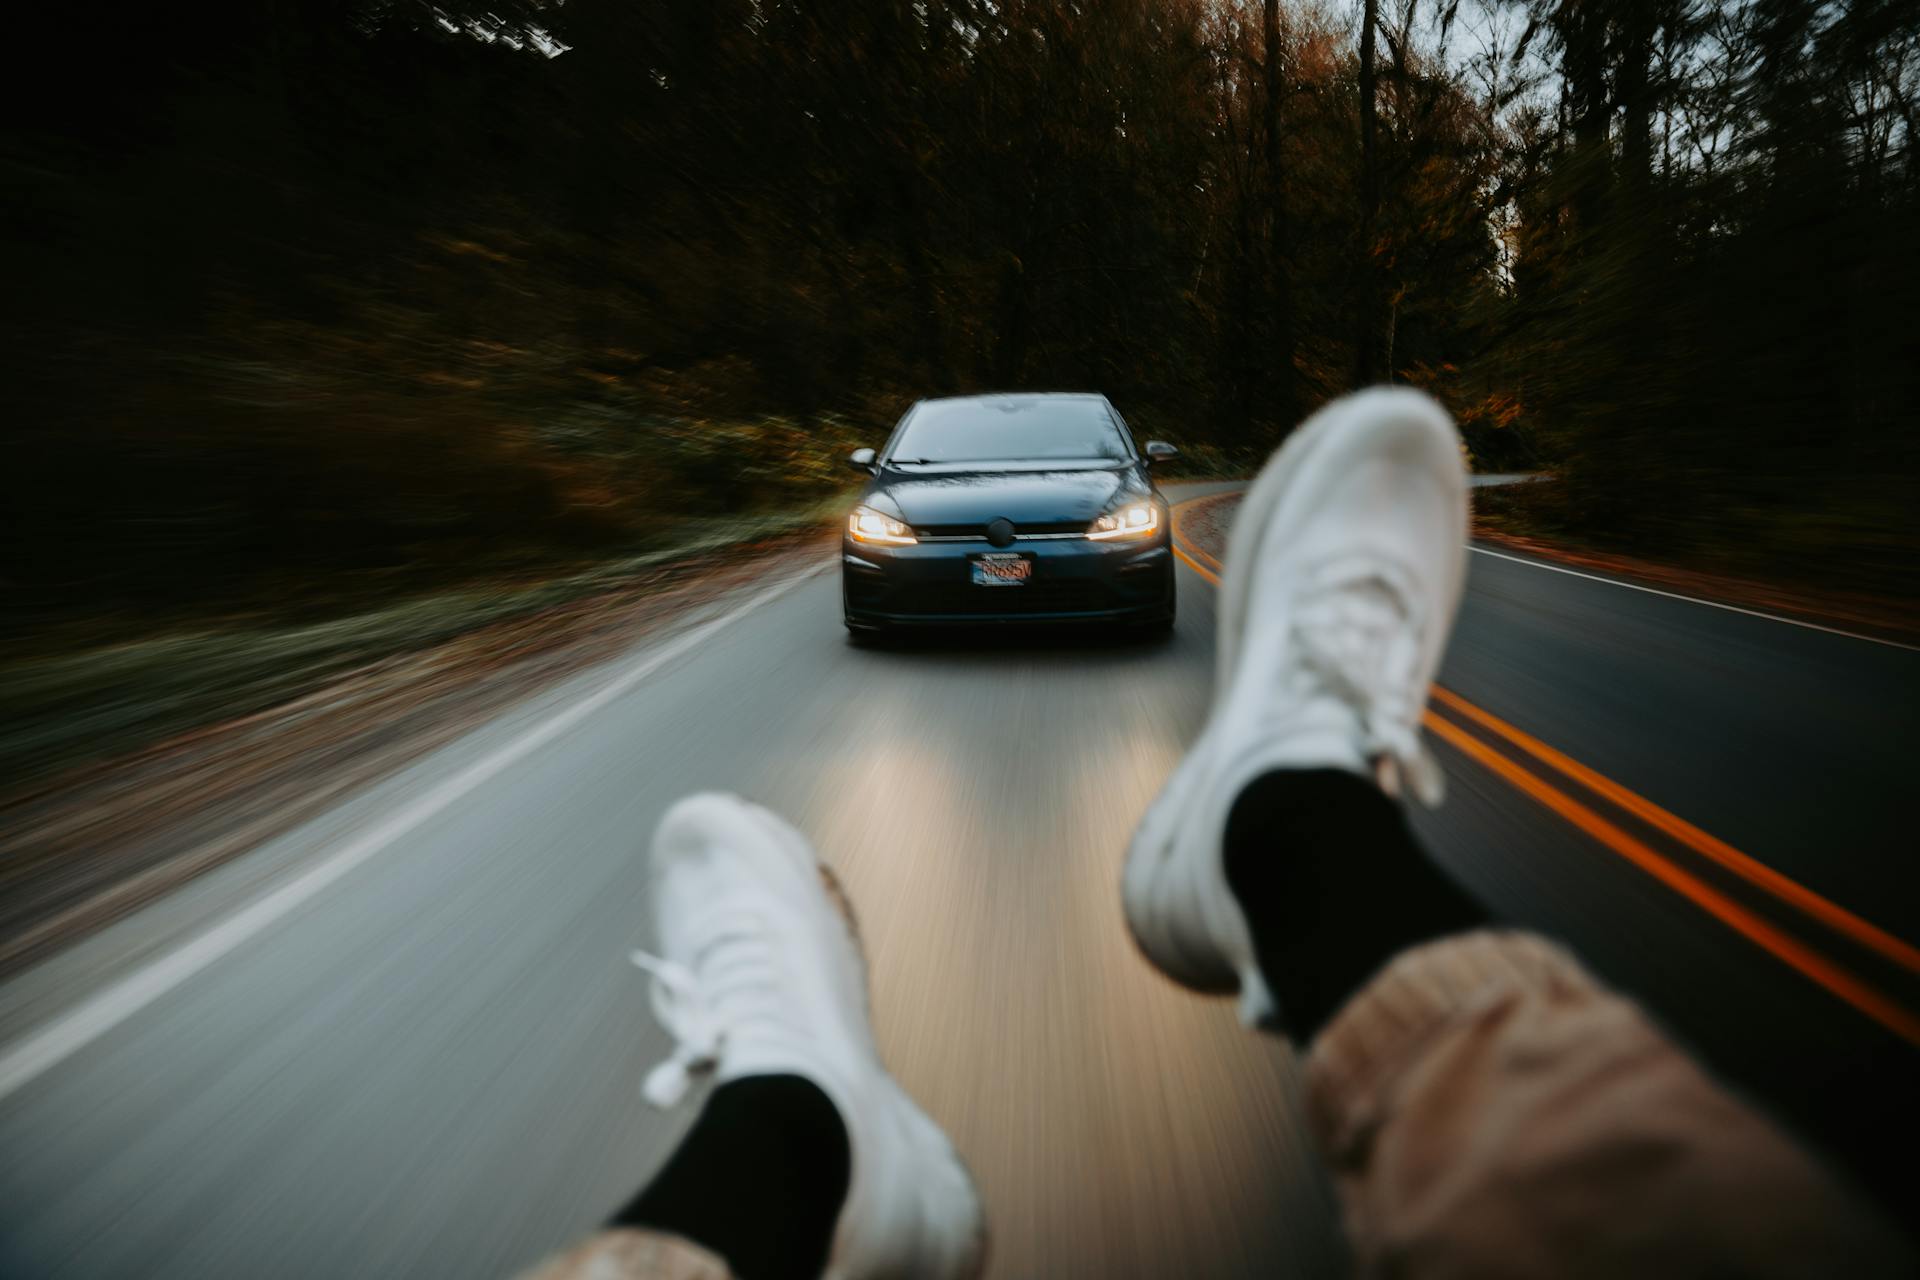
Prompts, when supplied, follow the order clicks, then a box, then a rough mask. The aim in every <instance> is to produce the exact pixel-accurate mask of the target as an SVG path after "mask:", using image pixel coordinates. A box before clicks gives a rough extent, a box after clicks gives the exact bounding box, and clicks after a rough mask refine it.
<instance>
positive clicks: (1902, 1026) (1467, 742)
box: [1426, 712, 1920, 1045]
mask: <svg viewBox="0 0 1920 1280" xmlns="http://www.w3.org/2000/svg"><path fill="white" fill-rule="evenodd" d="M1426 724H1427V728H1429V729H1431V730H1433V731H1434V732H1435V733H1437V734H1439V735H1440V736H1441V737H1442V738H1444V739H1446V741H1447V742H1448V743H1450V744H1451V745H1452V746H1454V747H1455V748H1457V749H1458V750H1460V751H1461V752H1463V753H1464V754H1466V755H1468V756H1471V757H1472V758H1473V759H1474V760H1477V761H1478V762H1479V763H1481V764H1483V765H1485V766H1486V767H1487V768H1489V769H1491V770H1493V771H1494V772H1495V773H1497V774H1499V775H1500V776H1501V777H1502V778H1504V779H1506V780H1507V781H1508V782H1510V783H1512V784H1513V785H1514V786H1515V787H1518V788H1519V789H1520V790H1521V791H1523V792H1525V793H1526V794H1527V795H1529V796H1532V797H1533V798H1534V799H1535V800H1538V801H1539V802H1540V803H1541V804H1544V805H1546V806H1547V807H1548V808H1549V809H1552V810H1553V811H1554V812H1555V813H1557V814H1559V815H1560V816H1561V817H1563V818H1565V819H1566V820H1567V821H1568V822H1571V823H1572V824H1573V825H1574V826H1576V827H1578V828H1580V830H1582V831H1584V832H1586V833H1587V834H1588V835H1590V836H1592V837H1593V838H1594V839H1595V840H1598V841H1599V842H1600V843H1601V844H1603V845H1605V846H1606V847H1607V848H1609V849H1611V850H1613V851H1614V852H1615V853H1617V854H1619V855H1621V856H1622V857H1624V858H1626V859H1627V860H1629V861H1630V862H1632V863H1633V864H1634V865H1635V866H1637V867H1639V868H1640V869H1641V870H1642V871H1645V872H1646V873H1647V874H1648V875H1650V876H1653V877H1654V878H1655V879H1657V880H1659V881H1660V883H1662V884H1664V885H1666V886H1667V887H1668V888H1669V889H1672V890H1673V891H1674V892H1675V893H1677V894H1680V895H1681V896H1682V897H1684V898H1686V899H1687V900H1688V901H1689V902H1691V903H1693V904H1694V905H1695V906H1697V907H1699V908H1700V909H1701V910H1702V911H1705V912H1706V913H1707V914H1709V915H1711V916H1713V918H1714V919H1716V920H1718V921H1720V922H1721V923H1722V924H1724V925H1726V926H1727V927H1728V928H1729V929H1732V930H1734V931H1735V932H1737V933H1739V934H1740V935H1741V936H1742V937H1744V938H1747V939H1748V940H1749V941H1751V942H1753V943H1754V944H1755V945H1756V946H1759V947H1761V948H1763V949H1765V950H1766V951H1768V952H1769V953H1771V954H1772V955H1774V956H1777V957H1778V958H1779V959H1781V960H1784V961H1785V962H1786V963H1787V964H1789V965H1791V966H1793V968H1795V969H1797V970H1798V971H1799V972H1800V973H1802V974H1803V975H1805V976H1806V977H1808V978H1811V979H1812V980H1813V981H1815V982H1817V983H1819V984H1820V985H1821V986H1822V987H1825V988H1826V989H1827V990H1828V991H1831V992H1832V993H1833V994H1834V995H1836V996H1838V997H1839V998H1840V999H1842V1000H1844V1001H1846V1002H1847V1003H1848V1004H1850V1005H1852V1006H1853V1007H1854V1008H1856V1009H1858V1010H1859V1011H1860V1012H1862V1013H1864V1014H1866V1015H1867V1016H1868V1017H1869V1018H1872V1019H1873V1020H1874V1021H1875V1022H1878V1023H1879V1024H1880V1025H1881V1026H1883V1027H1885V1028H1887V1030H1889V1031H1891V1032H1893V1033H1894V1034H1895V1035H1897V1036H1899V1037H1900V1038H1901V1039H1903V1040H1905V1041H1907V1042H1908V1043H1909V1044H1914V1045H1920V1018H1916V1017H1914V1015H1912V1014H1911V1013H1908V1012H1907V1011H1906V1010H1905V1009H1903V1008H1901V1007H1900V1006H1899V1005H1897V1004H1895V1003H1894V1002H1893V1001H1891V1000H1889V999H1887V998H1886V997H1885V996H1883V995H1881V994H1880V993H1879V992H1878V991H1876V990H1874V989H1873V988H1872V987H1869V986H1868V985H1867V984H1865V983H1864V982H1862V981H1860V980H1859V979H1858V978H1856V977H1854V976H1853V975H1852V974H1850V973H1848V972H1847V971H1846V970H1845V969H1842V968H1841V967H1840V966H1839V965H1836V964H1834V963H1833V962H1832V961H1831V960H1829V959H1827V958H1826V957H1825V956H1823V955H1821V954H1820V953H1819V952H1817V951H1815V950H1814V949H1813V948H1812V947H1809V946H1807V945H1806V944H1805V943H1803V942H1801V941H1799V940H1798V939H1796V938H1794V937H1792V936H1791V935H1789V934H1787V933H1785V932H1783V931H1782V930H1780V929H1778V928H1776V927H1774V926H1773V925H1771V924H1769V923H1768V922H1766V921H1765V920H1762V919H1761V918H1760V917H1759V916H1757V915H1755V914H1754V913H1753V912H1751V911H1749V910H1747V909H1746V908H1745V907H1743V906H1741V905H1740V904H1738V903H1736V902H1734V901H1733V900H1732V899H1731V898H1729V897H1727V896H1726V895H1725V894H1723V893H1720V892H1719V891H1718V890H1716V889H1713V888H1711V887H1709V886H1708V885H1706V884H1704V883H1702V882H1701V881H1700V880H1698V879H1696V878H1694V877H1693V876H1691V875H1688V874H1687V873H1686V872H1685V871H1682V870H1681V869H1680V868H1678V867H1676V866H1674V865H1673V864H1672V863H1671V862H1669V861H1667V860H1666V859H1665V858H1663V857H1661V856H1660V855H1659V854H1657V853H1655V852H1654V851H1653V850H1652V849H1650V848H1648V847H1647V846H1646V845H1645V844H1643V843H1641V842H1640V841H1638V840H1636V839H1634V838H1633V837H1632V836H1630V835H1628V834H1627V833H1626V832H1624V831H1622V830H1621V829H1620V828H1619V827H1616V826H1615V825H1613V824H1612V823H1611V822H1608V821H1607V820H1606V819H1605V818H1602V817H1601V816H1600V815H1599V814H1597V813H1595V812H1594V811H1593V810H1591V809H1589V808H1587V807H1586V806H1585V805H1583V804H1581V803H1580V802H1579V801H1577V800H1575V799H1573V798H1572V797H1571V796H1569V795H1567V794H1566V793H1565V792H1564V791H1561V790H1560V789H1558V788H1557V787H1552V786H1549V785H1547V784H1546V783H1544V782H1542V781H1541V780H1540V779H1538V778H1536V777H1534V776H1533V775H1532V774H1530V773H1528V772H1527V771H1526V770H1525V769H1522V768H1520V766H1518V765H1516V764H1514V763H1513V762H1512V761H1511V760H1508V759H1507V758H1506V757H1505V756H1503V755H1501V754H1500V753H1499V752H1497V751H1494V750H1493V749H1492V748H1490V747H1488V746H1486V745H1485V744H1484V743H1482V742H1481V741H1479V739H1477V738H1475V737H1473V736H1472V735H1471V734H1468V733H1466V732H1464V731H1462V730H1461V729H1458V728H1456V727H1455V726H1454V725H1453V724H1452V723H1451V722H1449V721H1447V720H1445V719H1443V718H1442V717H1440V716H1436V715H1433V714H1432V713H1431V712H1429V713H1428V715H1427V719H1426Z"/></svg>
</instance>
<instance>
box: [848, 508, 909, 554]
mask: <svg viewBox="0 0 1920 1280" xmlns="http://www.w3.org/2000/svg"><path fill="white" fill-rule="evenodd" d="M847 536H848V537H849V538H852V539H853V540H854V541H855V542H877V543H879V544H880V545H881V546H883V547H909V546H912V545H913V543H914V542H915V538H914V536H913V530H912V529H911V528H909V527H908V526H906V525H904V524H902V523H900V522H899V521H898V520H895V519H894V518H893V517H892V516H888V515H882V514H881V513H880V512H878V511H875V510H874V509H873V508H872V507H855V508H854V509H853V514H852V515H850V516H848V517H847Z"/></svg>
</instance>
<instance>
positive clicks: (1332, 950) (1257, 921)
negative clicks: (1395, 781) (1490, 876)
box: [1224, 769, 1487, 1042]
mask: <svg viewBox="0 0 1920 1280" xmlns="http://www.w3.org/2000/svg"><path fill="white" fill-rule="evenodd" d="M1224 854H1225V857H1226V866H1227V883H1228V885H1229V886H1231V887H1232V889H1233V895H1234V897H1235V898H1236V899H1238V901H1239V903H1240V909H1241V910H1242V911H1244V912H1245V913H1246V916H1247V923H1248V925H1249V926H1250V928H1251V930H1252V933H1253V946H1254V954H1255V956H1256V957H1257V958H1258V960H1259V962H1260V972H1261V974H1262V975H1263V976H1264V977H1265V978H1266V980H1267V986H1268V988H1269V989H1270V990H1271V991H1272V992H1273V995H1274V998H1275V999H1276V1000H1277V1001H1278V1002H1279V1005H1280V1016H1281V1018H1282V1020H1283V1021H1284V1022H1285V1024H1286V1028H1287V1030H1288V1031H1289V1032H1291V1033H1292V1034H1293V1035H1294V1036H1296V1037H1298V1038H1299V1039H1300V1040H1301V1041H1303V1042H1304V1041H1307V1040H1311V1039H1312V1038H1313V1037H1314V1035H1315V1034H1317V1033H1318V1032H1319V1030H1320V1028H1321V1027H1323V1026H1325V1025H1326V1022H1327V1020H1328V1019H1329V1018H1331V1017H1332V1016H1333V1015H1334V1014H1335V1013H1336V1012H1338V1011H1339V1009H1340V1006H1341V1005H1342V1004H1344V1003H1346V1000H1347V997H1349V996H1351V995H1352V994H1354V992H1356V991H1358V990H1359V989H1360V987H1361V986H1362V985H1363V984H1364V983H1365V982H1366V981H1367V979H1369V978H1370V977H1372V976H1373V975H1374V974H1375V973H1376V972H1378V971H1379V969H1380V967H1381V966H1382V965H1384V964H1385V963H1386V962H1387V961H1388V960H1389V959H1391V958H1392V957H1393V956H1394V955H1395V954H1396V953H1398V952H1400V951H1404V950H1405V949H1406V948H1408V947H1410V946H1413V945H1414V944H1415V943H1419V942H1425V941H1427V940H1429V939H1431V938H1437V937H1441V936H1443V935H1445V934H1449V933H1458V932H1460V931H1462V930H1466V929H1472V928H1476V927H1478V926H1480V925H1483V924H1485V923H1487V913H1486V912H1485V911H1484V910H1482V909H1481V907H1480V906H1479V904H1478V903H1476V902H1474V900H1473V899H1472V898H1469V897H1468V896H1467V895H1466V894H1465V893H1464V892H1462V891H1461V889H1460V888H1459V886H1457V885H1456V884H1454V882H1453V881H1452V880H1451V879H1449V878H1448V877H1447V875H1446V873H1445V872H1443V871H1441V870H1440V868H1439V867H1437V866H1435V865H1434V863H1433V862H1432V860H1431V859H1429V858H1428V857H1427V855H1426V852H1425V851H1424V850H1422V849H1421V848H1420V846H1419V845H1418V844H1417V843H1415V842H1414V839H1413V833H1412V832H1410V831H1408V830H1407V820H1406V817H1405V815H1404V814H1402V813H1401V812H1400V806H1399V805H1398V804H1396V803H1395V802H1394V801H1393V800H1391V799H1390V798H1388V797H1387V795H1386V794H1385V793H1384V792H1382V791H1381V790H1380V789H1379V788H1378V787H1376V786H1374V785H1373V783H1372V782H1370V781H1368V780H1367V779H1365V778H1361V777H1358V776H1356V775H1354V774H1351V773H1348V772H1346V771H1344V770H1339V769H1311V770H1305V769H1303V770H1289V771H1285V772H1279V773H1269V774H1265V775H1263V776H1261V777H1259V778H1256V779H1254V781H1252V782H1251V783H1249V784H1247V786H1246V787H1245V788H1244V789H1243V790H1242V791H1241V792H1240V795H1239V796H1238V798H1236V799H1235V800H1234V803H1233V812H1232V813H1231V814H1229V815H1228V817H1227V836H1226V847H1225V849H1224Z"/></svg>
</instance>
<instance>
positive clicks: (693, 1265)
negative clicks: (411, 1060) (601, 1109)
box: [538, 794, 986, 1280]
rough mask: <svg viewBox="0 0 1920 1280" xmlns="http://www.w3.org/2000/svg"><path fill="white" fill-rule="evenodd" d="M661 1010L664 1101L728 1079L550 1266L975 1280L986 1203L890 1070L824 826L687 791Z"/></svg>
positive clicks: (639, 959)
mask: <svg viewBox="0 0 1920 1280" xmlns="http://www.w3.org/2000/svg"><path fill="white" fill-rule="evenodd" d="M650 901H651V907H652V911H653V917H654V931H653V932H654V934H655V936H656V938H657V939H658V942H657V944H656V945H657V946H658V948H659V954H658V955H653V954H648V953H645V952H635V953H634V956H633V959H634V963H635V964H637V965H639V966H640V967H641V968H643V969H645V970H646V971H647V972H648V973H649V974H650V975H651V976H652V984H653V985H652V997H653V1008H654V1014H655V1016H656V1017H657V1018H658V1019H659V1020H660V1022H661V1023H662V1024H663V1025H664V1026H665V1027H666V1029H667V1030H668V1031H669V1032H670V1033H671V1034H672V1036H673V1038H674V1040H675V1042H676V1048H675V1049H674V1051H673V1053H672V1054H671V1056H669V1057H668V1058H667V1060H666V1061H665V1062H662V1063H661V1064H660V1065H659V1066H657V1067H655V1068H654V1070H653V1071H652V1072H651V1073H650V1074H649V1075H648V1076H647V1079H646V1082H645V1085H644V1087H643V1092H644V1094H645V1095H646V1097H647V1098H648V1100H650V1101H652V1102H653V1103H655V1104H656V1105H659V1106H662V1107H671V1106H674V1105H676V1104H677V1103H678V1102H679V1101H680V1100H681V1099H682V1098H683V1097H684V1096H685V1095H686V1094H687V1092H688V1091H689V1089H690V1088H691V1087H692V1085H693V1083H694V1081H695V1079H696V1078H698V1077H704V1076H709V1075H710V1076H711V1077H712V1078H713V1080H714V1083H715V1088H714V1090H713V1093H712V1095H711V1096H710V1097H709V1098H708V1099H707V1103H706V1106H705V1108H704V1109H703V1110H702V1112H701V1115H700V1118H699V1120H698V1121H697V1122H696V1123H695V1124H694V1126H693V1128H692V1129H691V1130H689V1131H688V1133H687V1135H686V1137H685V1138H684V1139H683V1140H682V1141H681V1143H680V1145H679V1147H678V1148H677V1149H676V1150H675V1152H674V1154H673V1156H672V1157H671V1158H670V1159H669V1160H668V1162H667V1164H666V1166H665V1167H664V1168H663V1169H661V1171H660V1172H659V1173H658V1174H657V1175H656V1176H655V1177H654V1178H653V1179H652V1180H651V1181H650V1182H649V1183H648V1184H647V1185H646V1187H644V1188H643V1189H642V1190H641V1191H640V1192H639V1194H637V1195H636V1196H635V1197H634V1198H633V1200H632V1201H631V1202H630V1203H628V1204H627V1206H626V1207H625V1208H623V1209H621V1210H620V1211H619V1212H618V1213H617V1214H616V1215H615V1217H614V1218H613V1220H612V1222H610V1223H609V1224H608V1229H607V1230H606V1231H604V1232H602V1233H601V1234H600V1235H598V1236H595V1237H594V1238H593V1239H591V1240H589V1241H587V1242H585V1243H584V1244H582V1245H581V1246H580V1247H579V1248H577V1249H575V1250H574V1251H573V1252H571V1253H569V1254H567V1255H565V1256H563V1257H561V1258H559V1259H556V1260H554V1261H553V1262H551V1263H549V1264H548V1265H547V1266H546V1267H545V1268H544V1269H543V1270H542V1271H540V1272H539V1273H538V1276H539V1280H575V1277H585V1276H593V1277H595V1280H605V1278H606V1277H621V1278H623V1280H624V1278H627V1277H645V1278H646V1280H656V1278H658V1280H667V1278H668V1277H671V1278H672V1280H682V1278H684V1280H718V1277H721V1276H727V1275H731V1276H734V1277H738V1280H765V1278H766V1277H801V1276H817V1275H819V1274H821V1272H822V1271H823V1270H831V1271H832V1272H833V1274H834V1275H835V1276H837V1277H845V1278H846V1280H862V1278H864V1277H881V1276H916V1277H918V1276H925V1277H929V1278H930V1280H966V1278H968V1277H974V1276H978V1275H979V1273H980V1271H981V1269H982V1267H983V1266H984V1264H985V1244H986V1239H985V1227H984V1224H983V1221H982V1218H981V1214H980V1203H979V1198H978V1196H977V1195H976V1194H975V1192H974V1189H973V1183H972V1180H971V1179H970V1178H969V1176H968V1174H967V1171H966V1169H965V1167H964V1166H963V1165H962V1164H961V1163H960V1160H959V1158H958V1157H957V1156H956V1155H955V1154H954V1151H953V1148H952V1146H951V1144H949V1143H948V1141H947V1138H946V1135H945V1134H943V1133H941V1132H940V1129H939V1127H938V1126H937V1125H935V1124H934V1122H933V1121H932V1120H931V1119H930V1118H929V1117H928V1116H927V1115H926V1113H924V1112H923V1111H921V1110H920V1108H919V1107H918V1106H916V1105H915V1104H914V1102H913V1100H912V1099H911V1098H909V1097H908V1096H907V1094H906V1092H905V1091H904V1090H903V1089H901V1088H900V1086H899V1085H898V1084H896V1083H895V1082H894V1081H893V1079H892V1077H890V1076H889V1075H888V1074H887V1071H886V1068H885V1067H884V1066H883V1065H882V1064H881V1062H880V1056H879V1051H878V1049H877V1048H876V1046H875V1044H874V1039H873V1029H872V1027H871V1026H870V1025H869V1023H868V1020H867V1014H868V1010H867V990H866V987H867V978H866V962H865V958H864V956H863V955H862V953H861V950H860V944H859V939H858V934H857V932H856V930H855V928H854V924H853V919H852V914H851V906H850V904H849V903H848V901H847V899H846V896H845V894H844V893H843V892H841V890H840V886H839V884H838V882H836V881H835V880H834V879H833V877H832V875H831V873H829V872H828V871H827V870H826V868H824V867H823V866H821V865H820V863H819V861H818V859H817V858H816V857H815V856H814V852H813V849H812V847H811V846H810V845H809V844H808V843H807V841H806V838H805V837H804V836H802V835H801V834H800V833H799V832H798V831H796V830H794V829H793V828H792V827H791V826H789V825H787V824H786V823H785V822H783V821H781V820H780V819H779V818H777V817H775V816H774V815H773V814H771V813H769V812H768V811H767V810H765V809H762V808H760V807H759V806H757V805H752V804H748V803H747V802H745V801H743V800H740V799H739V798H737V797H735V796H728V795H718V794H707V795H697V796H692V797H689V798H688V799H685V800H682V801H681V802H680V803H678V804H676V805H675V806H674V807H673V808H672V809H671V810H669V811H668V812H667V814H666V816H665V817H664V818H662V819H661V821H660V826H659V828H658V829H657V830H656V831H655V833H654V838H653V851H652V895H651V900H650Z"/></svg>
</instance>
